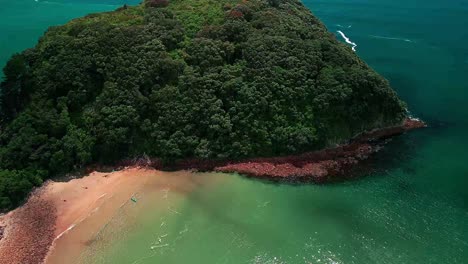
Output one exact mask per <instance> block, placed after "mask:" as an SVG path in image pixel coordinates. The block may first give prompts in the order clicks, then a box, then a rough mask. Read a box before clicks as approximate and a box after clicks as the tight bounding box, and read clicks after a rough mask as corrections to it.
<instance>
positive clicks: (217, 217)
mask: <svg viewBox="0 0 468 264" xmlns="http://www.w3.org/2000/svg"><path fill="white" fill-rule="evenodd" d="M124 2H125V1H120V0H114V1H110V0H103V1H97V0H95V1H91V0H68V1H64V0H55V1H41V0H38V1H34V0H16V1H5V0H0V4H1V5H0V6H1V7H0V65H4V64H5V62H6V60H7V59H8V57H10V56H11V55H12V54H13V53H15V52H19V51H21V50H23V49H25V48H28V47H32V46H34V44H35V43H36V42H37V39H38V38H39V37H40V36H41V34H42V33H43V32H44V30H46V29H47V27H48V26H51V25H57V24H63V23H65V22H66V21H68V20H69V19H71V18H75V17H79V16H82V15H85V14H87V13H90V12H99V11H105V10H112V9H115V8H117V7H118V6H120V5H122V4H123V3H124ZM137 2H138V1H129V3H130V4H135V3H137ZM304 4H305V5H306V6H307V7H309V8H310V9H311V10H312V11H313V13H314V14H315V15H316V16H318V17H319V18H320V19H321V20H322V21H323V22H324V23H325V24H326V26H327V28H328V29H329V30H330V31H331V32H333V33H335V34H336V37H337V39H339V40H341V41H343V42H345V43H346V42H348V45H350V46H351V47H354V49H355V50H356V53H357V54H358V55H359V56H360V57H361V58H363V59H364V60H365V61H366V62H367V63H368V64H369V65H371V66H372V67H373V68H374V69H376V70H377V71H378V72H379V73H380V74H382V75H383V76H384V77H386V78H387V79H388V80H389V81H390V83H391V85H392V87H393V88H394V89H395V90H396V91H397V92H398V94H399V95H400V97H401V98H402V99H403V100H405V101H406V102H407V104H408V108H409V110H410V111H411V113H412V115H414V116H416V117H419V118H422V119H424V120H426V121H427V122H428V124H429V125H430V127H429V128H427V129H423V130H419V131H415V132H411V133H408V134H406V135H403V136H400V137H397V138H394V139H393V140H392V141H391V142H389V143H388V145H387V147H386V148H385V149H384V150H383V151H381V152H380V153H378V155H377V156H376V157H374V158H373V159H372V160H371V161H369V164H370V165H371V166H369V167H371V168H373V170H366V171H365V172H363V176H362V177H359V178H357V179H354V180H351V181H346V182H341V183H335V184H330V185H313V184H305V185H293V184H273V183H270V182H265V181H258V180H253V179H248V178H245V177H241V176H239V175H228V174H195V175H194V179H197V180H199V184H198V185H197V186H198V187H197V188H195V189H194V190H193V191H192V192H190V193H186V192H177V191H176V190H171V189H167V190H152V189H151V188H148V189H147V190H142V192H141V194H139V195H140V198H141V199H140V201H141V202H139V203H137V204H133V203H128V204H127V205H126V206H124V207H123V208H122V212H121V214H119V215H116V216H115V217H114V218H113V219H112V220H111V221H110V222H109V223H108V225H106V226H105V227H103V229H102V230H101V231H100V232H99V233H97V234H96V240H95V241H94V242H93V243H91V244H90V245H89V247H88V249H87V250H86V251H85V252H83V254H82V258H80V259H79V260H77V263H80V262H81V263H138V264H145V263H165V264H166V263H314V264H315V263H330V264H331V263H346V264H348V263H356V264H362V263H366V264H367V263H379V264H386V263H388V264H397V263H398V264H399V263H401V264H406V263H415V264H417V263H421V264H427V263H437V264H442V263H448V264H452V263H466V260H467V259H468V151H467V150H468V138H467V134H468V45H467V44H466V43H468V29H467V26H468V1H467V0H450V1H440V0H426V1H422V0H406V1H392V0H305V1H304ZM213 179H216V182H219V183H218V184H217V185H216V186H215V188H214V187H213V185H212V184H205V183H207V182H213ZM153 207H154V208H157V209H152V208H153ZM131 219H133V220H131ZM135 219H137V220H135ZM130 223H131V224H130Z"/></svg>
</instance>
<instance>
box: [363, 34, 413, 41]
mask: <svg viewBox="0 0 468 264" xmlns="http://www.w3.org/2000/svg"><path fill="white" fill-rule="evenodd" d="M370 36H371V37H373V38H377V39H389V40H399V41H404V42H413V41H412V40H411V39H406V38H392V37H384V36H376V35H370Z"/></svg>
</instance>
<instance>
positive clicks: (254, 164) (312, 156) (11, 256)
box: [0, 119, 425, 264]
mask: <svg viewBox="0 0 468 264" xmlns="http://www.w3.org/2000/svg"><path fill="white" fill-rule="evenodd" d="M421 127H425V123H424V122H422V121H420V120H417V119H408V120H406V121H405V122H404V124H402V125H401V126H396V127H389V128H385V129H379V130H375V131H371V132H368V133H363V134H361V135H359V136H357V137H355V138H354V139H353V140H352V141H351V142H350V143H349V144H346V145H343V146H338V147H335V148H330V149H325V150H321V151H315V152H309V153H304V154H301V155H293V156H285V157H275V158H255V159H247V160H242V161H236V162H233V161H200V160H185V161H181V162H178V163H175V164H173V165H172V166H171V167H167V166H164V165H163V164H162V163H161V162H160V161H158V160H150V159H139V160H132V161H123V162H122V164H120V166H121V168H124V167H123V166H128V165H132V166H143V167H152V168H154V169H158V170H161V169H172V170H182V169H183V170H198V171H217V172H230V173H232V172H236V173H241V174H244V175H248V176H252V177H259V178H267V179H273V180H284V179H294V180H311V181H314V182H319V183H322V182H327V181H328V180H331V179H333V178H336V177H339V176H341V175H343V174H344V173H346V172H347V171H348V170H349V169H350V168H352V167H353V166H355V165H356V164H358V163H359V162H360V161H362V160H365V159H367V158H368V157H369V156H370V155H371V154H373V153H374V152H376V151H378V150H379V149H380V148H381V146H382V142H383V141H382V140H383V139H385V138H388V137H392V136H395V135H398V134H401V133H404V132H406V131H409V130H412V129H417V128H421ZM120 166H117V167H120ZM112 168H113V169H116V167H112ZM90 169H93V170H94V169H99V168H96V167H94V168H90ZM101 169H102V167H101ZM155 172H156V171H155V170H152V169H150V170H145V169H137V168H135V169H127V170H123V171H116V172H113V173H109V174H107V173H97V172H95V173H92V174H91V175H92V176H89V177H84V178H81V179H74V180H71V181H69V182H62V183H57V182H48V183H46V184H45V185H44V186H43V187H41V188H39V189H37V190H36V191H35V192H33V193H32V194H31V196H30V198H29V199H28V202H27V203H26V204H25V205H23V206H22V207H20V208H18V209H16V210H14V211H11V212H9V213H8V214H5V215H1V216H0V263H12V264H13V263H15V264H16V263H18V264H23V263H28V264H35V263H37V264H39V263H43V262H44V260H45V259H47V261H46V262H47V263H63V262H61V259H60V257H57V256H54V255H52V256H51V255H50V254H51V251H50V249H51V247H55V246H53V245H54V244H55V242H56V240H57V239H59V238H61V237H62V235H63V234H64V233H66V232H68V231H69V230H71V229H72V228H74V227H75V225H77V224H79V223H81V221H83V219H85V218H87V217H89V216H90V215H91V214H93V212H95V211H96V210H97V208H99V207H101V205H103V204H104V203H105V202H106V203H107V205H108V206H107V209H106V210H104V209H101V210H99V212H100V214H103V215H101V216H99V217H98V219H106V217H107V216H106V215H107V214H108V215H112V213H113V212H115V210H117V209H118V206H119V205H120V204H122V203H123V202H125V201H126V200H128V197H131V195H132V193H134V192H135V190H137V189H138V188H140V187H141V186H142V184H143V182H144V181H145V179H146V178H147V177H149V176H151V175H154V173H155ZM135 176H136V177H135ZM145 177H146V178H145ZM109 199H112V200H109ZM93 228H94V227H93ZM90 230H91V231H93V232H94V231H95V230H94V229H92V228H91V229H90ZM91 233H92V232H91ZM91 233H90V234H91ZM81 246H82V245H81ZM56 251H63V250H62V249H57V250H56ZM75 253H76V252H75ZM67 254H69V253H67Z"/></svg>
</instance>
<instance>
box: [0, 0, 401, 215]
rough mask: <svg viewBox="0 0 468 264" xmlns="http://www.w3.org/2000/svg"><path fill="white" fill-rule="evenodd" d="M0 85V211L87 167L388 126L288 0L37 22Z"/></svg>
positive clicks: (396, 113) (208, 155)
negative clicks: (38, 28)
mask: <svg viewBox="0 0 468 264" xmlns="http://www.w3.org/2000/svg"><path fill="white" fill-rule="evenodd" d="M4 76H5V77H4V80H3V82H2V83H1V87H0V88H1V90H0V168H1V169H0V207H1V208H10V207H11V206H15V205H17V204H18V203H20V202H21V201H22V199H23V198H24V197H25V196H26V195H27V193H28V192H29V191H30V190H31V188H33V187H34V186H38V185H40V184H41V183H42V181H43V180H45V179H47V178H50V177H53V176H56V175H60V174H63V173H67V172H70V171H73V170H77V169H80V168H82V167H83V166H86V165H87V164H90V163H111V162H114V161H118V160H120V159H124V158H132V157H138V156H141V155H144V154H146V155H148V156H151V157H155V158H160V159H162V160H164V161H166V162H172V161H174V160H177V159H184V158H199V159H237V158H243V157H252V156H274V155H283V154H294V153H300V152H304V151H311V150H316V149H320V148H324V147H327V146H332V145H334V144H339V143H342V142H345V141H347V140H349V139H350V138H352V137H353V136H354V135H356V134H358V133H360V132H362V131H365V130H370V129H374V128H379V127H384V126H389V125H395V124H398V123H400V122H401V121H402V120H403V118H404V117H405V115H406V112H405V107H404V104H403V103H402V102H401V101H400V100H399V99H398V97H397V95H396V94H395V92H394V91H393V90H392V89H391V88H390V86H389V84H388V82H387V81H386V80H385V79H383V78H382V77H381V76H379V75H378V74H377V73H375V72H374V71H373V70H372V69H371V68H369V66H367V65H366V64H365V63H364V62H363V61H362V60H360V59H359V58H358V57H357V56H356V55H355V53H354V52H353V51H352V50H351V48H349V47H348V46H346V45H344V44H341V43H339V42H338V41H337V40H336V38H335V36H334V35H332V34H331V33H329V32H328V31H327V30H326V28H325V26H324V25H323V24H322V23H321V22H320V21H319V20H318V19H317V18H315V17H314V16H313V15H312V14H311V12H310V11H309V10H308V9H307V8H306V7H304V6H303V4H302V3H301V2H300V1H298V0H243V1H239V0H169V1H167V0H148V1H147V2H145V3H142V4H141V5H138V6H133V7H130V6H124V7H122V8H119V9H118V10H116V11H114V12H108V13H100V14H91V15H88V16H86V17H84V18H79V19H75V20H72V21H71V22H69V23H67V24H66V25H63V26H57V27H51V28H50V29H49V30H48V31H47V32H46V33H45V35H44V36H43V37H42V38H41V39H40V41H39V43H38V44H37V46H36V47H34V48H32V49H28V50H25V51H24V52H22V53H20V54H16V55H14V56H13V57H12V58H11V59H10V61H9V62H8V63H7V65H6V67H5V68H4Z"/></svg>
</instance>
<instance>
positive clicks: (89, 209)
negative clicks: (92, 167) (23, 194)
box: [0, 167, 218, 264]
mask: <svg viewBox="0 0 468 264" xmlns="http://www.w3.org/2000/svg"><path fill="white" fill-rule="evenodd" d="M202 184H203V185H212V184H213V185H214V184H218V183H216V181H212V182H205V181H203V180H201V179H200V177H197V174H194V173H191V172H190V171H177V172H162V171H158V170H155V169H149V168H139V167H130V168H125V169H123V170H120V171H115V172H111V173H102V172H92V173H90V174H89V175H88V176H85V177H83V178H79V179H73V180H70V181H68V182H53V181H48V182H46V183H45V184H44V185H43V186H42V187H40V188H38V189H37V190H36V191H34V192H33V193H32V194H31V196H30V198H29V199H28V201H27V202H26V203H25V205H23V206H22V207H20V208H17V209H16V210H13V211H11V212H9V213H8V214H6V215H2V216H0V226H3V227H4V234H3V238H2V239H1V240H0V263H10V264H25V263H27V264H36V263H47V264H50V263H51V264H63V263H67V264H71V263H78V262H79V259H80V255H81V253H82V252H83V251H84V250H85V249H86V248H87V247H88V246H89V245H91V244H92V243H94V241H95V239H96V237H97V234H98V233H99V232H100V231H101V230H102V229H103V228H104V227H105V226H106V224H108V223H109V222H110V221H111V220H112V219H113V217H114V216H116V215H118V213H119V210H121V209H122V207H123V206H124V205H126V204H128V203H133V202H134V201H132V200H135V202H136V203H140V201H138V199H139V198H138V197H139V194H140V192H149V190H170V191H171V193H177V194H180V195H186V194H188V193H190V192H192V190H194V189H196V188H198V187H199V186H200V185H202ZM154 209H156V208H154Z"/></svg>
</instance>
